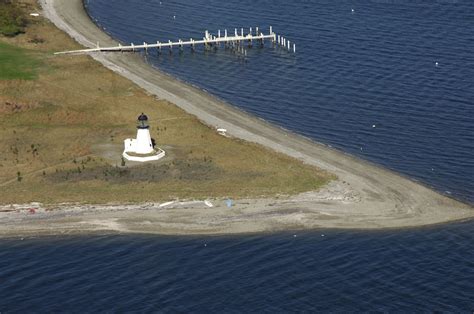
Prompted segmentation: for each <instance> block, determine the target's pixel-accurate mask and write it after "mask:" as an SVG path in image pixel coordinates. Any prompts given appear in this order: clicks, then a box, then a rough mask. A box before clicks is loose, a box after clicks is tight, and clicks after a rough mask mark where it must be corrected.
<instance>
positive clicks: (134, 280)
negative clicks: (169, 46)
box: [0, 0, 474, 313]
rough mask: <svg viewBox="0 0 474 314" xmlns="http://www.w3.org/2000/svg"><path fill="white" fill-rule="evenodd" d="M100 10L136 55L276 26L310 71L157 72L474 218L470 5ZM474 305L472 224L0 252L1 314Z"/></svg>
mask: <svg viewBox="0 0 474 314" xmlns="http://www.w3.org/2000/svg"><path fill="white" fill-rule="evenodd" d="M189 2H190V1H189ZM88 5H89V9H90V12H91V14H92V15H93V16H94V17H95V18H96V19H98V21H99V23H100V24H101V25H102V26H103V27H105V28H106V29H107V31H109V32H111V33H112V34H113V35H114V36H115V37H117V38H119V39H121V40H122V41H124V42H130V41H133V42H140V41H144V40H146V41H156V40H161V41H163V40H167V39H177V38H178V37H181V38H188V37H200V36H201V35H202V33H203V32H204V30H206V29H209V30H217V29H218V28H224V27H227V28H232V29H233V28H234V27H239V28H240V27H241V26H257V25H258V26H260V27H264V26H268V25H273V26H274V29H275V30H276V31H279V32H284V34H285V35H286V36H287V37H288V38H289V39H290V40H295V42H296V43H297V45H298V46H297V49H298V53H297V54H296V55H291V54H288V53H286V52H283V51H282V50H278V49H271V48H268V47H267V48H265V49H259V48H253V49H250V50H249V57H248V59H247V61H246V62H243V61H242V59H241V58H239V57H237V56H236V55H234V54H232V53H230V52H228V51H224V50H219V51H218V52H203V51H198V52H196V53H195V54H191V53H190V52H188V51H187V52H185V53H184V54H183V55H180V54H178V53H176V51H175V54H173V55H172V56H170V55H168V54H165V55H163V56H161V57H159V58H158V57H156V55H150V56H149V60H150V62H152V63H153V64H154V65H155V66H157V67H159V68H161V69H163V70H164V71H166V72H168V73H171V74H172V75H175V76H177V77H179V78H180V79H182V80H185V81H188V82H191V83H193V84H195V85H198V86H200V87H201V88H204V89H206V90H209V91H211V92H212V93H214V94H216V95H218V96H219V97H221V98H223V99H225V100H227V101H229V102H231V103H232V104H235V105H237V106H239V107H240V108H242V109H244V110H246V111H249V112H252V113H254V114H256V115H258V116H260V117H263V118H265V119H267V120H270V121H273V122H275V123H277V124H279V125H282V126H284V127H286V128H289V129H291V130H294V131H295V132H298V133H301V134H304V135H306V136H309V137H311V138H314V139H316V140H318V141H322V142H325V143H328V144H331V145H333V146H335V147H338V148H341V149H343V150H345V151H348V152H351V153H353V154H357V155H359V156H362V157H364V158H366V159H369V160H372V161H374V162H377V163H379V164H382V165H384V166H386V167H389V168H392V169H395V170H397V171H400V172H402V173H405V174H407V175H409V176H411V177H413V178H416V179H418V180H421V181H423V182H425V183H427V184H430V185H432V186H434V187H435V188H437V189H438V190H440V191H449V192H451V193H452V195H453V196H455V197H457V198H461V199H464V200H466V201H469V202H471V203H472V202H473V200H474V198H473V193H472V192H473V190H474V189H473V187H474V186H473V182H472V177H473V174H474V173H473V167H474V161H473V160H474V158H473V145H474V144H473V131H472V130H473V126H474V123H473V122H474V121H473V116H474V115H473V104H472V101H473V99H474V97H473V96H474V95H473V93H474V89H473V87H474V86H473V84H474V75H473V74H474V55H473V54H472V51H473V46H474V35H473V34H474V32H473V26H474V24H473V23H472V21H473V20H474V3H472V2H471V1H467V0H466V1H456V0H446V1H444V0H439V1H404V0H396V1H395V0H381V1H326V2H323V1H309V0H306V1H301V0H296V1H283V0H274V1H248V0H244V1H239V2H237V1H216V0H208V1H204V0H194V1H192V3H188V1H184V0H176V1H175V0H173V1H171V0H170V1H163V4H162V5H160V4H159V1H157V0H146V1H145V0H142V1H138V0H133V1H132V0H113V1H112V0H89V2H88ZM352 8H354V10H355V11H354V14H352V13H351V9H352ZM247 9H251V10H252V11H251V13H249V12H248V10H247ZM173 15H176V20H174V19H172V16H173ZM121 18H124V20H123V21H122V22H120V23H119V22H118V21H119V19H121ZM435 62H438V63H439V64H438V66H437V67H436V65H435ZM373 124H375V125H376V127H375V128H372V125H373ZM361 147H362V150H361ZM323 235H324V236H323ZM473 295H474V223H473V222H466V223H459V224H450V225H442V226H436V227H430V228H421V229H411V230H392V231H378V232H355V231H330V230H329V231H328V230H319V231H312V232H305V233H301V232H298V233H296V237H294V233H282V234H275V235H256V236H250V235H246V236H239V237H197V238H194V237H160V236H94V237H71V238H59V237H58V238H42V239H25V240H22V241H20V239H11V240H1V241H0V311H1V312H6V313H8V312H17V313H25V312H37V311H41V312H92V311H94V312H97V311H109V312H111V311H112V312H126V311H132V310H133V311H141V312H151V311H157V310H161V311H162V312H211V311H212V312H288V311H306V312H309V311H311V312H315V311H332V312H349V311H350V312H353V311H369V310H370V311H373V310H378V311H390V312H395V311H397V312H408V311H410V312H413V311H415V312H419V311H435V310H436V311H447V312H471V313H472V311H473V309H474V298H473Z"/></svg>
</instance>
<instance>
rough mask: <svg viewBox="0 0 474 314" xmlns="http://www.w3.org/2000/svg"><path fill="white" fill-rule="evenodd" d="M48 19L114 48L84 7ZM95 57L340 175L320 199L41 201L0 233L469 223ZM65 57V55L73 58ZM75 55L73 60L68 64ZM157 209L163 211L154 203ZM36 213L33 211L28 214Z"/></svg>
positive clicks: (449, 206) (128, 67)
mask: <svg viewBox="0 0 474 314" xmlns="http://www.w3.org/2000/svg"><path fill="white" fill-rule="evenodd" d="M40 3H41V4H42V6H43V10H44V12H43V13H44V15H45V16H46V17H47V18H48V19H50V20H51V21H52V22H53V23H54V24H55V25H56V26H57V27H59V28H60V29H62V30H64V31H65V32H67V33H68V34H69V35H70V36H71V37H73V38H74V39H75V40H76V41H78V42H79V43H81V44H82V45H84V46H87V47H93V46H95V45H96V43H97V41H100V43H101V45H102V46H105V45H116V44H117V42H116V41H115V40H113V39H112V38H110V37H109V36H108V35H107V34H105V33H104V32H103V31H101V30H100V29H99V28H97V27H96V25H95V24H94V23H92V21H91V20H90V19H89V17H88V15H87V13H86V12H85V10H84V7H83V4H82V1H81V0H40ZM92 56H93V57H94V58H95V59H96V60H98V61H99V62H100V63H102V64H103V65H104V66H106V67H108V68H110V69H112V70H113V71H115V72H117V73H119V74H120V75H122V76H124V77H126V78H128V79H130V80H131V81H133V82H135V83H136V84H138V85H139V86H141V87H142V88H144V89H145V90H147V91H148V92H149V93H151V94H154V95H156V96H157V97H159V98H162V99H166V100H168V101H170V102H172V103H174V104H176V105H177V106H179V107H181V108H182V109H184V110H186V111H187V112H189V113H191V114H193V115H196V116H197V117H198V118H199V119H200V120H201V121H203V123H205V124H208V125H211V126H216V125H218V126H220V127H222V128H225V129H226V130H227V134H229V135H231V136H234V137H238V138H241V139H244V140H247V141H251V142H256V143H259V144H261V145H264V146H267V147H270V148H272V149H274V150H276V151H279V152H282V153H284V154H287V155H289V156H292V157H296V158H298V159H301V160H303V161H304V162H306V163H308V164H312V165H315V166H318V167H320V168H322V169H325V170H328V171H330V172H332V173H334V174H336V175H337V176H338V178H339V180H337V181H335V182H332V183H331V184H329V185H328V186H327V187H325V188H323V189H321V190H320V191H317V192H309V193H303V194H300V195H297V196H294V197H279V198H275V199H252V200H238V201H236V202H233V204H232V206H231V207H228V204H227V202H226V200H208V201H209V202H211V203H212V204H213V206H212V207H210V206H208V204H205V203H204V201H205V200H198V201H191V202H180V201H179V200H176V201H174V202H173V203H168V204H164V205H165V206H163V204H138V205H119V204H116V205H103V206H87V205H81V206H79V205H73V204H64V205H62V206H60V208H56V209H49V210H46V209H45V208H42V207H41V205H40V204H33V205H24V206H23V207H21V208H20V207H18V206H17V207H18V208H16V207H15V206H10V207H5V208H0V211H2V210H3V211H5V212H0V221H1V222H2V223H1V224H0V225H1V227H0V235H3V236H9V235H10V236H11V235H36V234H61V233H90V232H97V231H104V230H105V231H114V232H128V233H134V232H140V233H159V234H235V233H250V232H273V231H280V230H288V229H315V228H357V229H379V228H401V227H414V226H423V225H429V224H437V223H443V222H448V221H455V220H463V219H468V218H471V217H473V216H474V208H473V207H472V206H470V205H467V204H463V203H461V202H458V201H456V200H453V199H450V198H448V197H446V196H443V195H441V194H439V193H437V192H435V191H432V190H431V189H429V188H427V187H425V186H423V185H420V184H418V183H415V182H413V181H411V180H409V179H407V178H404V177H402V176H400V175H398V174H396V173H393V172H391V171H389V170H386V169H382V168H380V167H377V166H375V165H373V164H370V163H369V162H366V161H363V160H360V159H358V158H356V157H353V156H350V155H347V154H344V153H342V152H340V151H337V150H334V149H331V148H328V147H327V146H325V145H322V144H318V143H315V142H312V141H310V140H308V139H306V138H304V137H302V136H298V135H295V134H293V133H291V132H288V131H286V130H284V129H281V128H278V127H275V126H273V125H271V124H269V123H266V122H264V121H262V120H261V119H258V118H256V117H253V116H251V115H248V114H246V113H244V112H242V111H240V110H238V109H236V108H234V107H232V106H229V105H228V104H226V103H224V102H222V101H220V100H218V99H216V98H215V97H213V96H212V95H209V94H207V93H205V92H203V91H201V90H199V89H196V88H194V87H191V86H189V85H187V84H184V83H181V82H178V81H177V80H174V79H172V78H170V77H169V76H168V75H166V74H163V73H161V72H159V71H157V70H155V69H153V68H151V67H150V66H149V65H147V64H146V63H145V62H144V61H143V60H142V58H141V57H140V56H138V55H137V54H131V53H123V54H120V53H103V54H93V55H92ZM69 58H71V56H69ZM72 58H73V57H72ZM160 205H161V206H160ZM32 206H33V207H34V206H36V207H37V209H36V210H35V213H32V212H30V210H29V207H32Z"/></svg>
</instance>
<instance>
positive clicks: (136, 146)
mask: <svg viewBox="0 0 474 314" xmlns="http://www.w3.org/2000/svg"><path fill="white" fill-rule="evenodd" d="M122 156H123V157H124V158H125V159H127V160H132V161H139V162H145V161H152V160H158V159H160V158H163V157H164V156H165V151H164V150H162V149H160V148H157V147H154V143H153V142H152V139H151V136H150V126H149V125H148V117H147V116H146V115H145V114H143V113H142V114H141V115H140V116H139V117H138V121H137V138H133V139H130V138H127V139H126V140H125V141H124V150H123V154H122Z"/></svg>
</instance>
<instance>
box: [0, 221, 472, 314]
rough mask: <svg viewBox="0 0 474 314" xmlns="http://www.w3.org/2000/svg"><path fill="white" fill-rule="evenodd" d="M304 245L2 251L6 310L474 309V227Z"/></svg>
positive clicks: (303, 241)
mask: <svg viewBox="0 0 474 314" xmlns="http://www.w3.org/2000/svg"><path fill="white" fill-rule="evenodd" d="M322 234H324V237H323V236H322ZM296 235H297V236H296V237H294V235H293V233H284V234H279V235H262V236H239V237H209V238H186V237H156V236H102V237H88V238H83V237H81V238H66V239H64V238H62V239H61V238H47V239H26V240H24V241H18V240H2V241H1V242H0V278H1V285H0V296H1V297H0V310H1V311H2V313H3V312H5V313H9V312H18V313H29V312H36V311H41V312H62V313H64V312H75V313H81V312H91V311H94V312H101V311H109V312H127V311H132V310H133V311H140V312H142V311H146V312H150V311H156V310H161V311H163V312H204V313H209V312H226V313H228V312H245V313H246V312H288V311H292V312H295V311H311V312H315V311H329V310H330V311H332V312H348V311H351V312H353V311H368V310H372V311H373V310H377V311H390V312H395V311H396V312H407V311H410V312H413V311H421V310H423V311H434V310H437V311H452V312H471V313H472V310H473V309H474V299H473V297H472V296H473V295H474V245H473V243H474V241H473V240H474V236H473V235H474V225H473V224H472V223H468V224H457V225H450V226H444V227H443V228H428V229H424V230H408V231H390V232H350V231H344V232H337V231H327V230H326V231H319V232H310V233H297V234H296Z"/></svg>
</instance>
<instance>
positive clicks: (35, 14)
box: [30, 13, 40, 16]
mask: <svg viewBox="0 0 474 314" xmlns="http://www.w3.org/2000/svg"><path fill="white" fill-rule="evenodd" d="M30 15H31V16H40V15H39V13H30Z"/></svg>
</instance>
